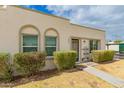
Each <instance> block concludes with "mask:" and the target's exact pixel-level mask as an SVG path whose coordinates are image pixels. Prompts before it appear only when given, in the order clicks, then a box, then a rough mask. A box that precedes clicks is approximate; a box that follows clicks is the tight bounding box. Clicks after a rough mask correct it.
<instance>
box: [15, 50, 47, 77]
mask: <svg viewBox="0 0 124 93" xmlns="http://www.w3.org/2000/svg"><path fill="white" fill-rule="evenodd" d="M45 57H46V55H45V53H41V52H27V53H17V54H15V55H14V63H15V66H16V68H18V70H20V71H21V72H22V73H23V74H24V75H26V76H29V75H32V74H35V73H36V72H39V71H40V69H41V68H42V67H44V66H45Z"/></svg>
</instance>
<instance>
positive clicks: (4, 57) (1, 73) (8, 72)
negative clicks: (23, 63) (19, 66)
mask: <svg viewBox="0 0 124 93" xmlns="http://www.w3.org/2000/svg"><path fill="white" fill-rule="evenodd" d="M9 59H10V55H9V54H8V53H0V79H1V80H5V81H11V80H12V79H13V76H12V74H13V73H12V65H11V64H10V62H9Z"/></svg>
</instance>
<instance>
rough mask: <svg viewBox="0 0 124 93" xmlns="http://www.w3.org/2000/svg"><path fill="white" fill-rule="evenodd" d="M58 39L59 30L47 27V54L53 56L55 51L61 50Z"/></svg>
mask: <svg viewBox="0 0 124 93" xmlns="http://www.w3.org/2000/svg"><path fill="white" fill-rule="evenodd" d="M58 41H59V35H58V32H57V31H56V30H55V29H53V28H50V29H47V30H46V32H45V51H46V53H47V56H53V52H54V51H57V50H59V42H58Z"/></svg>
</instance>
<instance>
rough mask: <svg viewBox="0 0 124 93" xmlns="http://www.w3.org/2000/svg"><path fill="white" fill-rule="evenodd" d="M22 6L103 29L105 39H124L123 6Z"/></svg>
mask: <svg viewBox="0 0 124 93" xmlns="http://www.w3.org/2000/svg"><path fill="white" fill-rule="evenodd" d="M23 7H26V8H31V9H34V10H38V11H42V12H45V13H48V14H54V15H57V16H62V17H65V18H68V19H70V21H71V22H72V23H76V24H80V25H84V26H89V27H94V28H99V29H104V30H105V31H106V39H107V40H116V39H119V40H124V6H117V5H116V6H91V5H57V6H56V5H25V6H23Z"/></svg>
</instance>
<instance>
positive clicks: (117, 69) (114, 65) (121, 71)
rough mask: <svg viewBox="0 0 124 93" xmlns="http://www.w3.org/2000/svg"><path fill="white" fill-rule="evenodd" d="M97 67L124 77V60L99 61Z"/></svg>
mask: <svg viewBox="0 0 124 93" xmlns="http://www.w3.org/2000/svg"><path fill="white" fill-rule="evenodd" d="M95 67H96V68H97V69H100V70H103V71H105V72H108V73H110V74H112V75H114V76H117V77H119V78H122V79H124V60H119V61H109V62H103V63H99V64H98V65H97V66H95Z"/></svg>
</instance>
